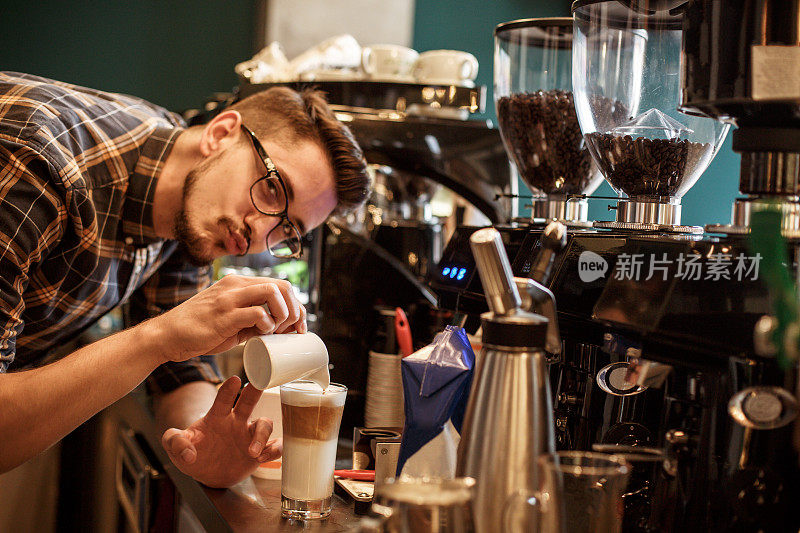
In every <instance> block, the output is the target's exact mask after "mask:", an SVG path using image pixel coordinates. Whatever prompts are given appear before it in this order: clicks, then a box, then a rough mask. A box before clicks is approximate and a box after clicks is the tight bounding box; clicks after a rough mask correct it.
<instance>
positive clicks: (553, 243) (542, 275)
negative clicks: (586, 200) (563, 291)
mask: <svg viewBox="0 0 800 533" xmlns="http://www.w3.org/2000/svg"><path fill="white" fill-rule="evenodd" d="M541 245H542V250H541V252H539V255H538V257H537V258H536V260H535V262H534V264H533V268H531V279H533V280H534V281H538V282H539V283H541V284H542V285H545V286H546V285H548V284H549V283H550V270H551V268H552V266H553V262H554V260H555V258H556V253H558V252H560V251H561V250H563V249H564V247H565V246H566V245H567V227H566V226H565V225H564V224H562V223H561V222H558V221H555V220H554V221H552V222H550V223H549V224H548V225H547V227H546V228H544V232H543V233H542V239H541Z"/></svg>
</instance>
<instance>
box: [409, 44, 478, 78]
mask: <svg viewBox="0 0 800 533" xmlns="http://www.w3.org/2000/svg"><path fill="white" fill-rule="evenodd" d="M413 73H414V77H415V78H416V79H417V81H419V82H422V83H436V84H443V85H445V84H454V85H470V84H472V82H473V80H474V79H475V78H476V77H477V76H478V60H477V58H476V57H475V56H474V55H472V54H470V53H469V52H462V51H460V50H429V51H427V52H422V53H421V54H420V55H419V58H417V62H416V63H415V64H414V69H413Z"/></svg>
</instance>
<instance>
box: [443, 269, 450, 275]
mask: <svg viewBox="0 0 800 533" xmlns="http://www.w3.org/2000/svg"><path fill="white" fill-rule="evenodd" d="M449 273H450V267H444V268H443V269H442V276H447V275H448V274H449Z"/></svg>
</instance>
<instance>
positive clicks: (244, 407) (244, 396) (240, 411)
mask: <svg viewBox="0 0 800 533" xmlns="http://www.w3.org/2000/svg"><path fill="white" fill-rule="evenodd" d="M259 398H261V391H260V390H259V389H257V388H255V387H254V386H253V384H252V383H248V384H247V385H245V387H244V389H243V390H242V393H241V394H240V395H239V399H238V400H237V401H236V407H234V408H233V414H234V415H235V416H236V417H237V418H241V419H242V420H247V419H248V418H249V417H250V415H251V414H253V408H254V407H255V406H256V404H257V403H258V400H259ZM263 442H267V441H263Z"/></svg>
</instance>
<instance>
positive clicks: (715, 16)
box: [682, 0, 800, 238]
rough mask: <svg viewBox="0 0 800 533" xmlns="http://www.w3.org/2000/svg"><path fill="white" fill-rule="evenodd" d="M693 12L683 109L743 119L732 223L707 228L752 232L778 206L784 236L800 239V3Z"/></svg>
mask: <svg viewBox="0 0 800 533" xmlns="http://www.w3.org/2000/svg"><path fill="white" fill-rule="evenodd" d="M686 9H687V11H686V25H685V41H684V56H685V61H686V69H685V76H684V91H683V106H682V109H683V110H684V111H686V112H689V113H701V114H703V115H705V116H708V117H712V118H716V119H719V120H722V121H726V122H730V123H733V124H736V125H737V126H738V128H737V129H736V130H735V131H734V132H733V149H734V151H736V152H738V153H740V154H741V155H742V163H741V172H740V177H739V191H740V192H741V193H742V195H743V196H742V197H740V198H737V199H736V201H735V202H734V205H733V209H732V216H731V223H730V224H729V225H727V224H722V225H720V224H715V225H711V226H709V227H708V228H707V229H708V231H712V232H715V233H725V234H729V235H735V234H742V233H747V232H748V231H749V229H748V226H749V224H750V215H751V213H752V212H753V211H755V210H758V209H762V208H763V207H764V206H767V205H769V204H774V203H778V204H779V205H780V210H781V212H782V229H783V233H784V235H785V236H787V237H790V238H798V237H800V201H799V200H798V197H799V196H800V2H798V1H797V0H780V1H774V0H772V1H771V0H764V1H760V2H745V1H744V0H730V1H726V2H724V3H723V2H719V1H711V0H703V1H700V0H698V1H693V2H690V3H688V4H687V6H686ZM731 28H737V30H736V31H731Z"/></svg>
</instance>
